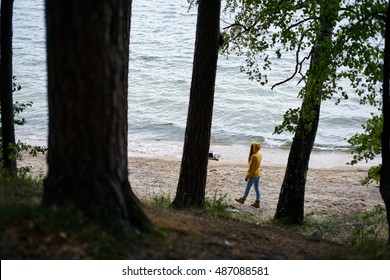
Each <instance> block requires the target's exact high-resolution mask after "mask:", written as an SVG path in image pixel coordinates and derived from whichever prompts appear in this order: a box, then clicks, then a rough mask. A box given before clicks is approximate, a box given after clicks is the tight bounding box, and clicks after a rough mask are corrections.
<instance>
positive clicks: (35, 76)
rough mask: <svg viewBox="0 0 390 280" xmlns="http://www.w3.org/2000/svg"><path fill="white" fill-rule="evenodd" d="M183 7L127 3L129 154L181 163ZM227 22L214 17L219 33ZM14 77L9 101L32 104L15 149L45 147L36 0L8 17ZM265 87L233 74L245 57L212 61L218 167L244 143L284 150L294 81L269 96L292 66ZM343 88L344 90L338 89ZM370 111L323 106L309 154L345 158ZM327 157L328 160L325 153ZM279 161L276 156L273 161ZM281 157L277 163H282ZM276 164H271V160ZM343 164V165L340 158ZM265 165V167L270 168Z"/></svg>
mask: <svg viewBox="0 0 390 280" xmlns="http://www.w3.org/2000/svg"><path fill="white" fill-rule="evenodd" d="M188 8H189V5H188V2H187V1H186V0H133V11H132V13H133V14H132V25H131V27H132V29H131V43H130V66H129V115H128V120H129V135H128V136H129V137H128V139H129V143H128V147H129V153H130V154H133V155H155V156H172V157H180V156H181V152H182V146H183V139H184V132H185V126H186V118H187V110H188V101H189V92H190V84H191V75H192V62H193V53H194V43H195V31H196V19H197V18H196V13H197V11H196V8H194V9H191V10H189V9H188ZM231 21H232V19H231V18H230V17H229V15H225V14H222V15H221V26H222V27H223V26H226V25H227V24H229V22H231ZM13 24H14V32H13V48H14V51H13V55H14V62H13V63H14V64H13V67H14V75H15V76H16V78H17V81H16V82H17V83H18V84H19V85H21V87H22V90H21V91H19V92H17V93H16V94H15V96H14V99H15V100H16V101H19V102H28V101H32V102H33V107H32V108H29V109H27V110H26V111H25V112H24V113H23V114H22V115H21V116H19V117H23V118H25V119H26V120H27V124H26V125H24V126H21V127H17V129H16V135H17V138H18V139H19V140H21V141H24V142H27V143H32V144H40V145H46V146H47V135H48V108H47V68H46V42H45V40H46V39H45V36H46V34H45V17H44V1H43V0H18V1H15V2H14V14H13ZM272 62H273V64H272V70H271V71H269V73H268V76H269V80H270V82H269V83H268V84H267V85H266V86H261V85H260V84H258V83H256V82H254V81H250V80H249V79H248V77H247V75H246V74H245V73H242V72H240V66H241V65H243V64H244V63H245V58H244V57H237V56H234V55H230V56H229V57H226V56H224V55H220V56H219V60H218V70H217V79H216V86H215V99H214V111H213V123H212V124H213V125H212V131H211V150H212V151H214V152H216V153H219V154H221V159H240V160H242V159H245V158H246V156H247V152H248V147H249V143H250V142H252V141H261V142H262V143H263V145H264V147H265V148H266V149H269V151H271V152H270V153H271V154H272V153H273V152H272V150H273V149H275V148H287V147H288V146H289V144H290V143H291V141H292V137H293V136H292V135H291V134H288V133H285V134H282V135H275V134H274V133H273V132H274V128H275V126H277V125H279V124H280V123H281V121H282V119H283V114H284V113H285V111H286V110H287V109H288V108H296V107H299V106H300V104H301V100H300V99H299V98H297V95H298V92H299V89H300V86H298V85H297V84H296V81H295V82H294V81H293V82H290V83H286V84H284V85H281V86H278V87H276V88H275V89H273V90H271V87H272V85H273V84H275V83H277V82H280V81H282V80H284V79H286V78H287V77H289V76H290V75H291V73H292V72H293V70H294V58H293V57H292V56H286V57H284V58H282V59H274V60H273V61H272ZM344 86H347V85H344ZM373 111H374V109H373V108H370V107H369V106H361V105H359V99H358V98H357V97H356V96H355V95H354V94H352V93H351V94H350V98H349V99H348V100H345V101H342V102H341V104H340V105H338V106H336V105H335V100H329V101H325V102H324V103H323V106H322V109H321V118H320V124H319V128H318V133H317V138H316V142H315V146H316V149H318V150H326V151H330V155H333V154H334V151H339V150H347V149H348V148H349V144H348V142H347V139H348V138H350V137H351V136H352V135H354V134H355V133H356V132H359V131H362V128H361V125H362V124H363V123H364V122H365V120H366V119H367V118H368V117H369V116H370V113H371V112H373ZM328 154H329V153H328ZM273 157H274V158H278V156H277V155H274V156H273ZM285 158H286V156H285V153H283V159H282V161H285ZM276 161H277V160H276ZM343 161H345V159H344V158H343ZM271 162H272V160H271Z"/></svg>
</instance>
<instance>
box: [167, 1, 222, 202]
mask: <svg viewBox="0 0 390 280" xmlns="http://www.w3.org/2000/svg"><path fill="white" fill-rule="evenodd" d="M220 10H221V0H200V1H199V7H198V18H197V27H196V41H195V54H194V62H193V72H192V82H191V92H190V102H189V107H188V116H187V126H186V132H185V139H184V148H183V157H182V162H181V169H180V177H179V182H178V186H177V192H176V197H175V199H174V201H173V203H172V206H173V207H174V208H176V209H183V208H198V209H203V208H204V203H205V188H206V178H207V165H208V153H209V148H210V134H211V122H212V114H213V104H214V89H215V78H216V71H217V60H218V48H219V46H218V38H219V17H220Z"/></svg>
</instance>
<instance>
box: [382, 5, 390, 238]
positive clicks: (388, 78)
mask: <svg viewBox="0 0 390 280" xmlns="http://www.w3.org/2000/svg"><path fill="white" fill-rule="evenodd" d="M383 69H384V71H383V72H384V73H383V132H382V169H381V181H380V193H381V195H382V199H383V201H384V203H385V206H386V213H387V223H388V226H389V229H388V232H389V239H388V242H389V243H390V1H389V4H388V9H387V17H386V35H385V57H384V67H383Z"/></svg>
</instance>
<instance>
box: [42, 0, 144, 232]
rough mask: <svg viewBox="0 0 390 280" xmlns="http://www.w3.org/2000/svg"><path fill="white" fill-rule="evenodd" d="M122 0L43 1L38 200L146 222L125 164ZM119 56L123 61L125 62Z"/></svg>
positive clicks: (119, 220) (140, 226) (138, 225)
mask: <svg viewBox="0 0 390 280" xmlns="http://www.w3.org/2000/svg"><path fill="white" fill-rule="evenodd" d="M126 3H127V4H130V2H129V1H127V0H114V1H112V0H107V1H99V3H98V4H97V3H96V1H90V0H86V1H78V0H71V1H60V0H47V1H46V20H47V52H48V57H47V61H48V101H49V153H48V165H49V170H48V175H47V178H46V181H45V189H44V196H43V203H44V204H46V205H51V204H54V205H60V206H61V205H64V204H71V205H74V206H76V207H77V208H79V209H82V210H83V211H84V212H85V213H87V214H88V215H90V216H92V217H94V218H95V219H98V220H99V221H101V222H103V223H104V224H107V225H109V226H118V227H117V228H118V229H121V228H123V225H131V226H132V229H137V230H147V229H149V228H150V227H151V225H150V222H149V220H148V219H147V217H146V216H145V215H144V213H143V211H142V209H141V207H140V205H139V203H138V200H137V199H136V198H135V196H134V194H133V193H132V192H131V189H130V184H129V181H128V169H127V168H128V167H127V163H128V162H127V142H126V139H127V115H126V114H127V86H126V85H127V81H126V80H127V71H128V70H127V69H128V67H127V63H128V56H127V57H126V55H127V54H128V50H126V48H128V45H129V44H128V37H127V38H126V36H124V33H125V31H124V29H125V28H127V30H128V28H130V25H128V24H127V23H126V22H125V20H127V19H128V18H129V17H128V16H127V12H128V11H130V9H125V7H126ZM124 60H125V63H126V65H124Z"/></svg>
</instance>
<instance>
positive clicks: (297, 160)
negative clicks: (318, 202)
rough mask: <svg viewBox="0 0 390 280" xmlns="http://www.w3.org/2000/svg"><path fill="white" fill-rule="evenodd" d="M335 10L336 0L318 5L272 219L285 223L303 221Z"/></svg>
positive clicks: (337, 9) (337, 8)
mask: <svg viewBox="0 0 390 280" xmlns="http://www.w3.org/2000/svg"><path fill="white" fill-rule="evenodd" d="M336 4H337V5H336ZM338 11H339V1H338V0H336V1H332V0H330V1H323V2H322V4H321V11H320V22H321V28H320V31H319V34H318V40H317V45H316V46H315V47H314V48H313V51H312V57H311V62H310V69H309V74H308V81H307V85H306V88H305V94H304V99H303V102H302V108H301V112H300V118H299V122H298V125H297V128H296V132H295V136H294V139H293V143H292V145H291V150H290V154H289V157H288V162H287V168H286V172H285V177H284V180H283V184H282V187H281V191H280V195H279V201H278V205H277V209H276V213H275V216H274V218H275V219H277V220H282V221H285V222H288V223H295V224H300V223H302V222H303V219H304V200H305V188H306V176H307V171H308V167H309V161H310V154H311V151H312V149H313V145H314V140H315V137H316V133H317V128H318V122H319V117H320V108H321V99H322V92H323V87H324V82H325V80H326V79H327V77H328V75H329V74H330V73H329V69H328V68H329V67H328V60H329V55H330V50H331V46H332V44H331V40H332V33H333V28H334V20H335V19H336V18H337V14H338Z"/></svg>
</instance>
